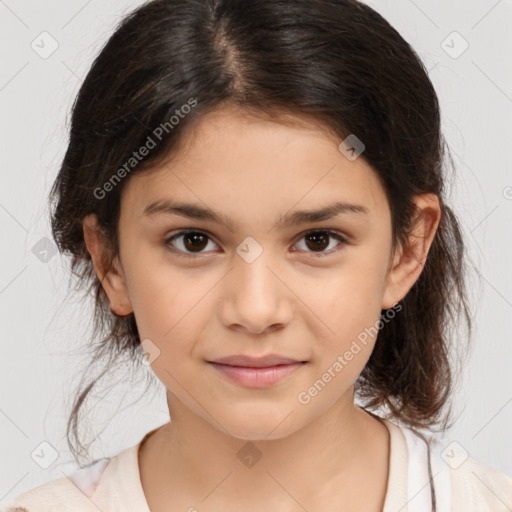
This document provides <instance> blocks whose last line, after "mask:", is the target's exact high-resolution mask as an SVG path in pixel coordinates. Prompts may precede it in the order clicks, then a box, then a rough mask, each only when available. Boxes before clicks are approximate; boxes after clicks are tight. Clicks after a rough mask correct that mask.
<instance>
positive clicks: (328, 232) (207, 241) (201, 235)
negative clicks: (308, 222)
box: [164, 229, 349, 258]
mask: <svg viewBox="0 0 512 512" xmlns="http://www.w3.org/2000/svg"><path fill="white" fill-rule="evenodd" d="M304 239H307V240H308V242H313V244H318V243H320V247H317V248H319V249H320V250H308V246H307V245H306V244H303V246H304V247H306V248H305V249H300V250H297V249H292V252H304V253H306V254H308V255H311V256H313V257H316V258H318V257H326V256H330V255H331V254H334V253H337V252H338V251H339V250H341V248H342V247H343V246H344V245H347V244H348V243H349V242H348V239H347V237H346V236H344V235H343V234H341V233H340V232H338V231H334V230H332V229H314V230H309V231H306V232H304V233H302V234H301V236H300V238H299V239H297V242H295V243H294V247H295V246H296V245H298V244H299V242H301V241H302V240H304ZM330 239H335V240H337V241H338V242H339V243H338V244H336V245H335V246H334V248H332V247H331V245H332V243H331V241H329V243H328V244H327V246H326V247H327V248H328V250H325V249H326V247H325V242H326V240H330ZM176 241H179V243H178V244H175V242H176ZM164 243H165V245H166V247H168V248H169V250H170V251H171V252H173V253H174V254H176V255H178V256H183V257H188V258H195V257H198V256H201V255H202V254H207V253H208V252H210V251H211V250H212V248H214V247H215V246H217V244H216V242H214V241H213V237H212V236H211V235H210V234H209V233H207V232H205V231H201V230H197V229H186V230H181V231H178V232H177V233H175V234H173V235H172V236H169V237H167V238H166V239H165V242H164ZM176 245H178V246H181V248H178V247H177V246H176ZM212 246H213V247H212ZM208 247H210V249H209V250H208ZM190 249H192V250H191V251H190ZM195 249H197V250H195ZM205 249H206V250H205Z"/></svg>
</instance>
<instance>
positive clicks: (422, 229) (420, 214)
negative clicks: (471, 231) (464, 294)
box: [382, 194, 441, 309]
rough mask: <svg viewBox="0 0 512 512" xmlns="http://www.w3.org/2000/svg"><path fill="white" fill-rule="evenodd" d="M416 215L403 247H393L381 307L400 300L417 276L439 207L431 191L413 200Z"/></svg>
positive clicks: (439, 211) (429, 242) (436, 223)
mask: <svg viewBox="0 0 512 512" xmlns="http://www.w3.org/2000/svg"><path fill="white" fill-rule="evenodd" d="M413 201H414V203H415V204H416V207H417V214H416V219H415V223H414V226H413V229H412V232H411V233H410V235H409V239H408V243H407V244H406V245H405V247H401V248H399V249H397V252H396V254H395V255H394V258H393V264H392V266H391V269H390V270H389V272H388V276H387V281H386V288H385V290H384V295H383V299H382V309H389V308H391V307H393V305H394V304H396V303H397V302H398V301H400V300H401V299H403V298H404V297H405V296H406V295H407V293H408V292H409V290H410V289H411V288H412V287H413V285H414V283H415V282H416V281H417V280H418V278H419V277H420V275H421V273H422V271H423V267H424V265H425V262H426V261H427V256H428V252H429V250H430V247H431V245H432V242H433V240H434V237H435V234H436V232H437V228H438V226H439V222H440V219H441V209H440V204H439V198H438V197H437V195H435V194H423V195H420V196H416V197H415V198H414V199H413Z"/></svg>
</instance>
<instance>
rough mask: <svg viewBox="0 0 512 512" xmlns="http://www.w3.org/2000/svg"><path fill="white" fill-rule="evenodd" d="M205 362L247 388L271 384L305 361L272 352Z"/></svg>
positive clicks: (296, 368)
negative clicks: (266, 354) (258, 355)
mask: <svg viewBox="0 0 512 512" xmlns="http://www.w3.org/2000/svg"><path fill="white" fill-rule="evenodd" d="M207 362H208V364H210V365H211V366H213V368H215V369H216V370H217V371H219V372H220V373H221V374H222V375H223V376H224V377H226V378H228V379H230V380H231V381H234V382H236V383H237V384H239V385H241V386H244V387H248V388H266V387H270V386H273V385H274V384H277V383H278V382H279V381H281V380H283V379H284V378H285V377H288V376H289V375H291V374H292V373H294V372H295V371H297V370H298V369H299V368H301V367H302V366H304V365H305V364H306V363H307V361H301V360H297V359H291V358H287V357H282V356H278V355H274V354H271V355H268V356H264V357H250V356H245V355H237V356H229V357H224V358H221V359H217V360H215V361H207Z"/></svg>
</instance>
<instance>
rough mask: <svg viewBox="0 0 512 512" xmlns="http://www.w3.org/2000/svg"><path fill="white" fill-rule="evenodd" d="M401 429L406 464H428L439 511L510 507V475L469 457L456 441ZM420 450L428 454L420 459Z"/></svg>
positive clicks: (506, 511) (505, 510)
mask: <svg viewBox="0 0 512 512" xmlns="http://www.w3.org/2000/svg"><path fill="white" fill-rule="evenodd" d="M401 429H402V432H403V433H404V436H405V437H406V439H407V444H408V455H409V463H410V464H415V463H416V464H418V465H420V464H421V465H427V467H429V470H430V474H429V479H431V480H432V484H433V488H434V489H433V490H434V494H435V498H434V499H435V502H436V504H437V505H438V507H437V509H438V510H439V512H444V511H445V510H446V511H447V512H448V511H449V512H510V511H511V510H512V478H511V477H510V476H508V475H507V474H505V473H503V472H502V471H500V470H498V469H497V468H494V467H492V466H489V465H487V464H485V463H483V462H481V461H479V460H477V459H474V458H472V457H470V456H469V454H468V453H467V451H466V450H465V449H464V448H463V447H462V446H461V445H460V444H459V443H457V442H449V443H447V442H445V440H443V439H440V438H439V437H437V436H436V435H433V434H423V436H422V435H418V434H417V433H416V432H415V431H413V430H411V429H407V428H406V427H403V426H402V427H401ZM423 443H424V444H423ZM427 444H428V446H427ZM420 453H423V454H425V455H426V454H427V453H428V456H427V457H423V458H421V459H420V456H419V454H420ZM417 469H418V468H416V470H417ZM413 473H414V468H410V469H409V475H410V476H411V475H412V474H413Z"/></svg>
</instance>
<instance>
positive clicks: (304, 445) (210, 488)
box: [139, 393, 389, 511]
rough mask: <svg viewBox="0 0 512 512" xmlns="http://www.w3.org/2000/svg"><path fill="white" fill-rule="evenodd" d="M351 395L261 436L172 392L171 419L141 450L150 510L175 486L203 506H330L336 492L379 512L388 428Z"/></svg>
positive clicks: (359, 506)
mask: <svg viewBox="0 0 512 512" xmlns="http://www.w3.org/2000/svg"><path fill="white" fill-rule="evenodd" d="M346 395H347V396H343V397H341V398H340V400H338V402H337V403H336V404H335V405H334V406H332V407H331V408H330V409H329V410H328V411H327V412H326V413H325V414H323V415H322V416H320V417H318V418H316V419H315V420H314V421H313V422H311V423H309V424H308V425H307V426H305V427H303V428H301V429H300V430H298V431H295V432H293V433H292V434H291V435H288V436H286V437H283V438H278V439H263V440H243V439H238V438H235V437H232V436H230V435H229V434H227V433H226V432H223V431H221V430H219V429H216V428H214V427H213V426H212V425H211V424H210V423H208V422H207V421H205V420H204V419H203V418H200V417H199V416H197V415H195V414H193V413H192V412H191V411H190V410H189V409H187V408H186V407H185V406H183V404H182V403H181V402H180V401H178V400H177V399H176V398H175V397H171V396H169V395H168V405H169V410H170V411H172V421H171V422H169V423H166V424H165V425H163V426H162V427H160V428H159V429H157V430H156V431H153V432H152V434H151V435H150V436H148V437H146V439H145V442H144V443H143V444H142V445H141V448H140V451H139V467H140V470H141V480H142V485H143V488H144V490H145V493H146V497H147V499H148V504H150V505H151V504H153V506H151V510H152V511H153V510H155V511H157V510H159V508H158V502H161V503H164V502H165V503H167V504H168V503H169V500H170V499H175V498H176V496H175V489H179V490H180V496H182V498H183V504H184V505H186V504H187V503H188V507H190V506H191V505H194V504H195V506H197V507H199V505H201V504H202V501H203V500H207V501H205V504H206V505H208V507H209V508H208V510H217V509H218V510H226V504H230V505H231V504H233V509H234V508H235V505H237V506H238V505H239V506H241V507H242V509H243V510H251V508H250V507H251V506H253V509H254V510H262V509H272V508H274V509H276V510H280V511H285V510H302V509H304V508H305V509H306V510H313V509H315V510H318V509H332V508H333V507H332V503H333V501H332V500H333V499H336V496H338V498H339V499H340V503H345V504H347V503H350V505H351V507H350V508H354V507H355V508H357V509H358V510H381V509H382V506H383V503H384V499H385V494H386V485H387V478H388V459H389V433H388V431H387V428H386V426H385V425H384V424H383V423H382V422H380V421H379V420H377V419H375V418H374V417H373V416H372V415H370V414H369V413H367V412H365V411H363V410H362V409H361V408H359V407H358V406H356V405H354V403H353V395H352V394H351V393H346ZM365 489H368V492H366V491H365ZM370 490H371V491H370ZM166 492H168V494H169V495H174V498H171V496H164V495H165V494H166ZM185 496H186V497H187V498H185ZM187 500H188V501H187ZM176 503H177V502H176ZM320 503H325V504H326V506H323V507H319V504H320ZM356 505H357V507H356ZM288 506H289V508H287V507H288ZM276 507H277V508H276ZM301 507H303V508H301ZM162 509H163V508H162ZM184 510H187V508H184ZM191 510H193V508H192V509H191Z"/></svg>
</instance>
